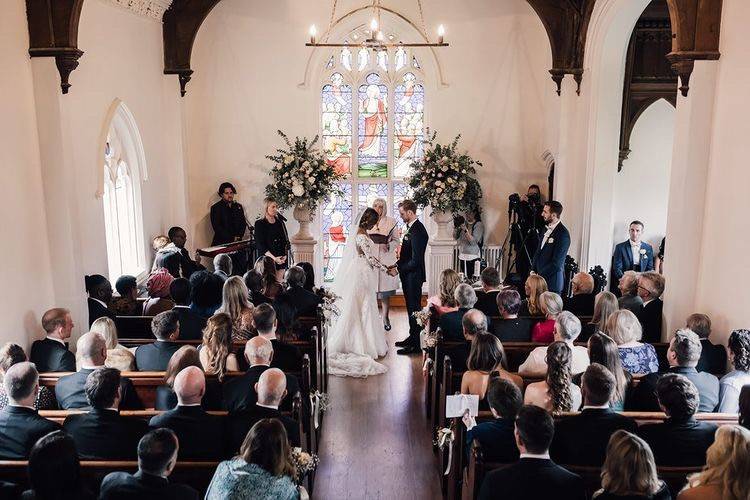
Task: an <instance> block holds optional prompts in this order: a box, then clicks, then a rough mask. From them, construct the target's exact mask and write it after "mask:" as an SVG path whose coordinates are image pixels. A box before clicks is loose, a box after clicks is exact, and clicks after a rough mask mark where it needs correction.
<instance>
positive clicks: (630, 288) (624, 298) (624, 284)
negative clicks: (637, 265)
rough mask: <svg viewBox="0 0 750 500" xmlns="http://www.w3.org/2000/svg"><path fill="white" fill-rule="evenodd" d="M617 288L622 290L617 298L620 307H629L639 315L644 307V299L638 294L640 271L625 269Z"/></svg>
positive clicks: (628, 308) (629, 309)
mask: <svg viewBox="0 0 750 500" xmlns="http://www.w3.org/2000/svg"><path fill="white" fill-rule="evenodd" d="M617 289H618V290H619V291H620V297H619V298H618V299H617V304H618V305H619V306H620V309H627V310H628V311H630V312H632V313H633V314H635V315H636V316H637V315H638V313H640V312H641V308H642V307H643V299H642V298H641V297H640V296H639V295H638V273H636V272H635V271H631V270H628V271H625V273H623V275H622V278H620V282H619V283H618V284H617Z"/></svg>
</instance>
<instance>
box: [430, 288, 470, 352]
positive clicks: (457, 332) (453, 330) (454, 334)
mask: <svg viewBox="0 0 750 500" xmlns="http://www.w3.org/2000/svg"><path fill="white" fill-rule="evenodd" d="M454 298H455V299H456V304H458V309H457V310H456V311H453V312H449V313H445V314H443V315H442V316H440V321H439V323H438V328H440V331H441V332H442V334H443V339H444V340H463V328H462V326H461V320H462V319H463V317H464V314H466V311H468V310H469V309H472V308H473V307H474V304H476V302H477V294H476V292H474V289H473V288H472V287H471V286H470V285H467V284H466V283H461V284H460V285H458V286H457V287H456V291H455V292H454Z"/></svg>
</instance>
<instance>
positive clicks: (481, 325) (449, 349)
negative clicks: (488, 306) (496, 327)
mask: <svg viewBox="0 0 750 500" xmlns="http://www.w3.org/2000/svg"><path fill="white" fill-rule="evenodd" d="M461 326H462V327H463V329H464V340H466V342H461V343H459V344H457V345H452V346H445V349H444V352H445V354H446V355H447V356H449V357H450V358H451V363H452V366H453V370H454V371H456V372H465V371H466V370H467V367H466V363H467V361H468V360H469V354H470V352H471V345H472V343H473V342H474V338H475V337H476V336H477V335H479V334H480V333H487V316H485V315H484V313H483V312H482V311H480V310H478V309H469V310H468V311H467V312H466V314H464V317H463V319H462V320H461ZM438 362H440V360H438Z"/></svg>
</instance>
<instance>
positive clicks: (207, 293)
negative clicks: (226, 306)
mask: <svg viewBox="0 0 750 500" xmlns="http://www.w3.org/2000/svg"><path fill="white" fill-rule="evenodd" d="M223 286H224V283H223V282H222V281H221V280H220V279H219V277H218V276H216V275H215V274H213V273H210V272H208V271H205V270H204V271H196V272H194V273H193V274H192V276H190V310H191V311H193V312H194V313H196V314H198V315H199V316H203V317H204V318H210V317H211V316H213V315H214V313H215V312H216V310H217V309H218V308H219V307H221V293H222V287H223Z"/></svg>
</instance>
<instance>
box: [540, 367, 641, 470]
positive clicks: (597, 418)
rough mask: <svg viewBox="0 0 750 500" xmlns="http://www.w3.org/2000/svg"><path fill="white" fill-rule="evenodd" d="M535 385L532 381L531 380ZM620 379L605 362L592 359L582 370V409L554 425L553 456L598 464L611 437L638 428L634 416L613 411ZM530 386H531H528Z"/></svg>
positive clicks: (592, 464) (604, 454) (579, 463)
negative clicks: (613, 399) (612, 405)
mask: <svg viewBox="0 0 750 500" xmlns="http://www.w3.org/2000/svg"><path fill="white" fill-rule="evenodd" d="M532 385H533V384H532ZM616 386H617V380H615V377H614V375H613V374H612V373H611V372H610V371H609V370H608V369H607V368H606V367H604V366H602V365H600V364H598V363H592V364H590V365H589V367H588V368H586V371H585V372H584V373H583V378H582V386H581V392H582V393H583V409H582V410H581V413H579V414H578V415H575V416H571V417H565V418H563V419H561V420H559V421H558V422H557V424H556V425H555V439H554V441H553V442H552V457H553V458H554V459H555V460H556V461H558V462H560V463H563V464H570V465H591V466H598V465H599V464H601V463H604V459H605V457H606V451H607V444H608V443H609V438H610V437H611V436H612V434H614V432H615V431H617V430H620V429H622V430H626V431H628V432H635V431H636V429H637V427H638V426H637V425H636V423H635V420H633V419H631V418H628V417H625V416H623V415H620V414H619V413H616V412H614V411H612V409H611V408H610V405H609V402H610V401H612V396H613V395H614V393H615V387H616ZM529 387H531V386H529Z"/></svg>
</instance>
